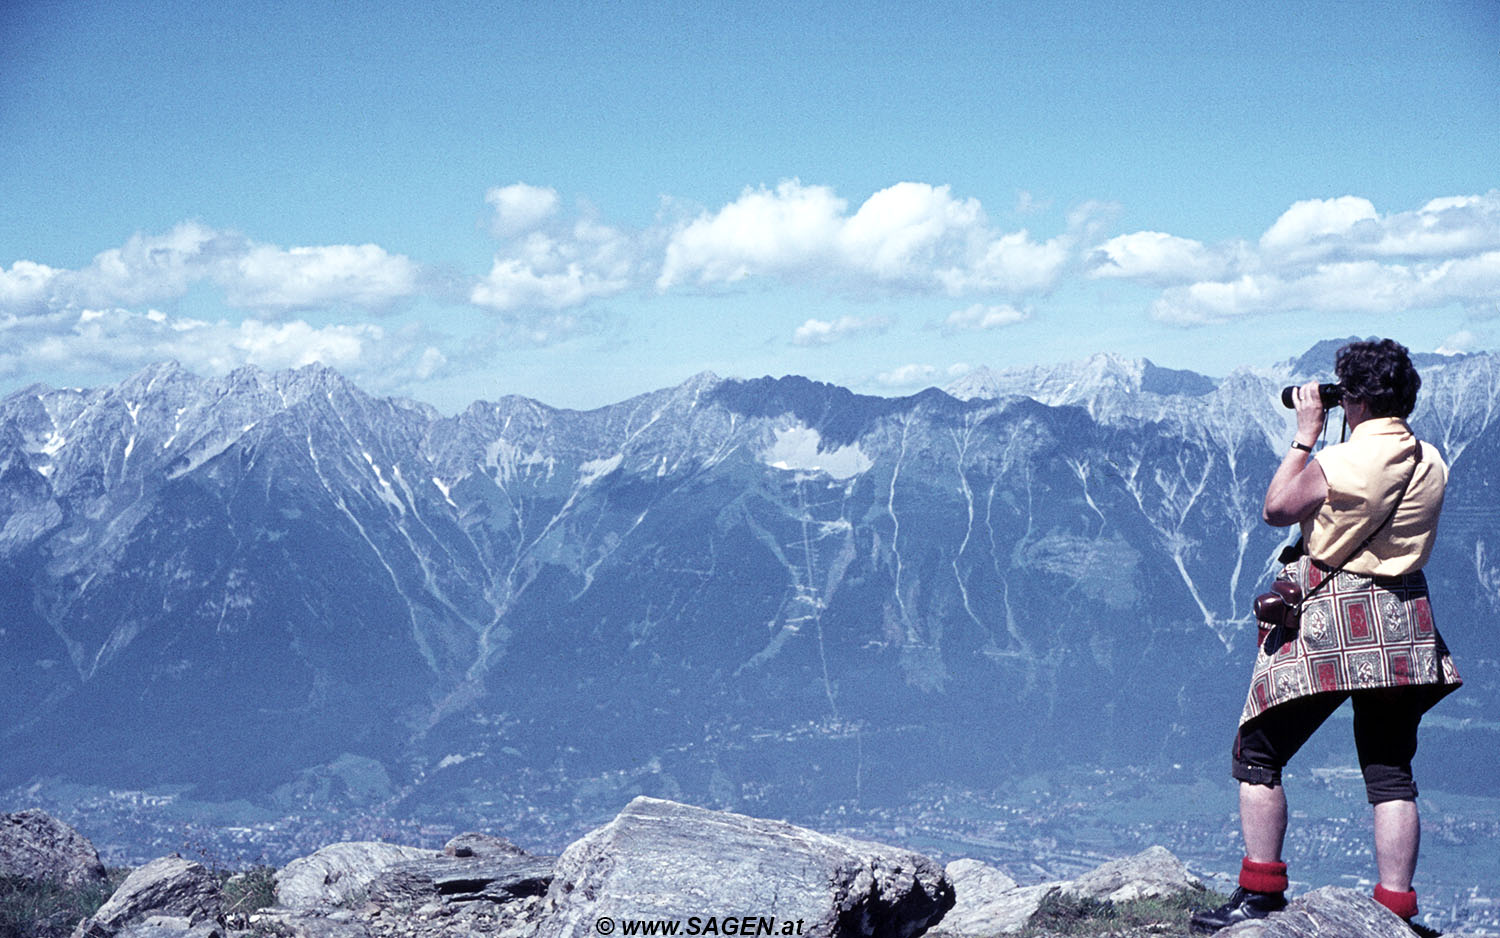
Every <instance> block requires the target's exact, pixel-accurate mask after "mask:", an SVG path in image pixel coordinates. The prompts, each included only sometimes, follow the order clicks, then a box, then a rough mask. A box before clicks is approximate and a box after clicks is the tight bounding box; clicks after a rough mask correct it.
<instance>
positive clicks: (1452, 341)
mask: <svg viewBox="0 0 1500 938" xmlns="http://www.w3.org/2000/svg"><path fill="white" fill-rule="evenodd" d="M1487 344H1488V343H1487V342H1486V341H1485V340H1484V339H1483V338H1482V337H1481V336H1480V335H1479V334H1478V333H1476V332H1474V331H1473V330H1470V329H1460V330H1459V331H1458V332H1455V333H1453V334H1452V335H1450V336H1448V338H1446V339H1444V340H1443V341H1442V343H1441V344H1440V345H1438V347H1437V348H1436V349H1434V351H1436V352H1437V353H1438V354H1439V355H1461V354H1463V353H1465V352H1473V351H1478V350H1480V349H1482V348H1484V347H1486V345H1487Z"/></svg>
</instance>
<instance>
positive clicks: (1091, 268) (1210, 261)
mask: <svg viewBox="0 0 1500 938" xmlns="http://www.w3.org/2000/svg"><path fill="white" fill-rule="evenodd" d="M1242 253H1243V249H1242V248H1241V247H1240V246H1239V245H1230V246H1228V247H1226V248H1220V249H1217V250H1213V249H1210V248H1208V247H1206V246H1204V245H1203V243H1202V242H1199V241H1194V240H1192V239H1190V238H1179V237H1177V236H1175V235H1169V234H1165V233H1163V232H1160V231H1136V232H1132V233H1130V234H1124V235H1120V236H1118V237H1114V238H1110V239H1109V240H1108V241H1106V242H1104V243H1103V244H1101V245H1099V246H1098V247H1097V248H1095V249H1094V250H1093V251H1091V252H1090V253H1089V256H1088V261H1087V265H1088V276H1090V277H1119V278H1124V279H1130V280H1141V281H1145V282H1147V283H1154V284H1158V285H1166V284H1172V283H1181V282H1183V281H1190V280H1203V279H1210V278H1215V277H1222V276H1225V275H1228V274H1230V273H1232V272H1233V271H1234V270H1235V268H1236V266H1237V265H1236V259H1237V255H1240V254H1242Z"/></svg>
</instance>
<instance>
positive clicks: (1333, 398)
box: [1281, 384, 1344, 410]
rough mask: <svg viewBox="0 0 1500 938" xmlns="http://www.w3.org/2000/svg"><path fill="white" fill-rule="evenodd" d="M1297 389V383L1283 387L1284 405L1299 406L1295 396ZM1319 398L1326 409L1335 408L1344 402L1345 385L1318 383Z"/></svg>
mask: <svg viewBox="0 0 1500 938" xmlns="http://www.w3.org/2000/svg"><path fill="white" fill-rule="evenodd" d="M1296 390H1297V387H1296V385H1293V386H1292V387H1289V388H1282V389H1281V406H1282V407H1287V408H1295V407H1296V406H1297V401H1296V399H1295V398H1294V397H1293V394H1294V393H1295V392H1296ZM1318 398H1319V399H1320V400H1322V402H1323V409H1324V410H1333V409H1334V408H1335V407H1337V406H1339V405H1340V404H1342V403H1344V386H1343V385H1342V384H1320V385H1318Z"/></svg>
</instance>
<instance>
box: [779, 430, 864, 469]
mask: <svg viewBox="0 0 1500 938" xmlns="http://www.w3.org/2000/svg"><path fill="white" fill-rule="evenodd" d="M775 433H776V442H775V443H773V444H772V445H771V448H770V449H769V450H767V451H766V452H765V453H764V454H763V456H762V462H764V463H765V464H766V465H768V466H770V467H771V468H773V469H782V470H785V471H788V472H822V473H826V474H827V475H830V476H832V477H834V478H835V479H852V478H854V477H855V476H857V475H859V474H861V473H863V472H866V471H867V470H869V469H870V467H871V466H873V465H875V463H874V462H873V461H872V460H871V459H870V457H869V456H867V455H865V453H864V451H863V450H862V449H860V448H859V444H858V443H850V444H849V445H848V446H840V447H838V448H837V449H832V450H824V449H823V448H822V447H823V437H822V435H821V434H819V433H818V431H817V430H814V429H812V428H811V427H804V426H791V427H782V428H780V429H777V430H776V431H775Z"/></svg>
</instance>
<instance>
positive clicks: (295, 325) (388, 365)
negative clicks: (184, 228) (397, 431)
mask: <svg viewBox="0 0 1500 938" xmlns="http://www.w3.org/2000/svg"><path fill="white" fill-rule="evenodd" d="M24 322H25V326H24V327H15V328H12V329H10V330H7V331H6V335H5V342H4V343H3V344H4V347H5V350H6V351H5V353H0V374H20V373H21V372H22V371H23V370H25V371H36V370H42V371H46V372H52V373H70V372H81V373H94V372H97V371H98V370H100V369H107V370H115V371H134V370H137V369H139V368H141V367H143V366H145V365H147V364H149V363H151V362H155V361H162V360H164V359H175V360H177V361H179V362H181V363H182V364H183V366H184V367H186V368H188V369H189V370H191V371H197V372H200V373H211V374H223V373H226V372H228V371H231V370H233V369H234V368H237V367H240V366H241V365H247V364H249V365H258V366H260V367H262V368H266V369H282V368H298V367H301V366H303V365H308V364H311V363H313V362H321V363H323V364H325V365H328V366H330V367H332V368H336V369H338V370H339V371H340V372H342V373H344V374H345V375H348V376H349V377H350V378H352V379H354V380H355V381H357V382H359V383H361V384H362V385H365V386H367V387H371V388H375V389H395V388H399V387H401V386H403V385H404V384H405V383H407V382H411V381H421V380H425V379H427V378H430V377H433V376H434V375H435V374H437V373H438V372H439V371H440V370H442V368H443V367H444V365H445V364H446V362H447V359H446V358H445V357H444V355H443V354H442V352H441V351H439V350H438V349H437V348H436V347H435V346H433V345H431V344H430V343H428V342H427V341H426V340H425V339H424V337H423V336H422V335H421V334H420V333H419V332H418V331H416V330H411V329H403V330H395V331H392V330H388V329H385V328H383V327H381V326H379V325H374V324H370V323H353V324H332V325H326V326H314V325H311V324H309V323H306V322H303V321H300V320H296V321H292V322H265V321H262V320H258V319H247V320H244V321H242V322H238V323H235V322H228V321H223V320H220V321H217V322H207V321H204V320H199V319H191V318H187V317H174V316H170V315H168V314H166V313H163V312H161V311H159V310H154V309H153V310H148V311H147V312H144V313H140V312H132V311H130V310H124V309H86V310H82V311H80V312H78V313H71V312H69V313H54V314H51V315H49V316H47V317H40V318H37V319H33V320H29V321H24Z"/></svg>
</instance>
